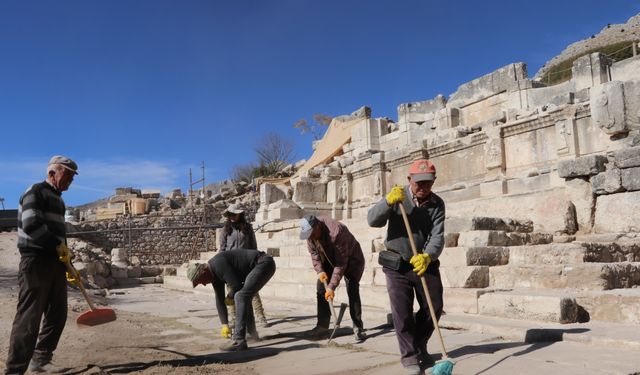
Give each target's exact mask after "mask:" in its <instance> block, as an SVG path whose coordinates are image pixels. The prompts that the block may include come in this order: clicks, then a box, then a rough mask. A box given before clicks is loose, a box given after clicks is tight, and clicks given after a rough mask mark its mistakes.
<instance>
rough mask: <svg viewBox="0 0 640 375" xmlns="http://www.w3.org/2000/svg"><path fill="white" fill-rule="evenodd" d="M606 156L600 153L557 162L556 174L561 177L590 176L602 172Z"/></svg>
mask: <svg viewBox="0 0 640 375" xmlns="http://www.w3.org/2000/svg"><path fill="white" fill-rule="evenodd" d="M607 161H608V160H607V158H606V157H605V156H602V155H588V156H581V157H579V158H576V159H573V160H561V161H560V162H558V175H559V176H560V177H562V178H572V177H580V176H592V175H595V174H598V173H600V172H603V171H604V170H605V164H606V163H607Z"/></svg>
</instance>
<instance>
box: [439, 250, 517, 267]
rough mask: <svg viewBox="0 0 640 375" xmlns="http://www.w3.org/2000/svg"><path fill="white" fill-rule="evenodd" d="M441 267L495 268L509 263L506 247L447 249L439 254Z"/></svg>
mask: <svg viewBox="0 0 640 375" xmlns="http://www.w3.org/2000/svg"><path fill="white" fill-rule="evenodd" d="M438 259H440V264H441V265H442V266H447V267H448V266H497V265H504V264H507V263H509V249H508V248H506V247H497V246H496V247H447V248H445V249H444V250H443V251H442V254H440V257H439V258H438Z"/></svg>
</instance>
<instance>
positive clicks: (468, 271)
mask: <svg viewBox="0 0 640 375" xmlns="http://www.w3.org/2000/svg"><path fill="white" fill-rule="evenodd" d="M440 276H441V277H442V285H443V286H444V287H445V288H485V287H487V286H489V267H487V266H462V267H440Z"/></svg>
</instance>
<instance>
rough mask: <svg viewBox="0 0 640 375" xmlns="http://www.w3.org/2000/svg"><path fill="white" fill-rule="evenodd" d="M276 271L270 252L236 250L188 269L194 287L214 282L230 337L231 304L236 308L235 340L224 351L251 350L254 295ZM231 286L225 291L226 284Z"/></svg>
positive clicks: (222, 320) (224, 333) (224, 332)
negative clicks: (249, 338)
mask: <svg viewBox="0 0 640 375" xmlns="http://www.w3.org/2000/svg"><path fill="white" fill-rule="evenodd" d="M275 271H276V263H275V262H274V261H273V258H272V257H271V256H270V255H267V254H265V253H264V252H262V251H258V250H249V249H236V250H233V251H225V252H221V253H219V254H217V255H216V256H214V257H213V258H211V259H210V260H209V261H208V262H207V263H196V264H192V265H190V266H189V268H188V269H187V277H188V278H189V280H191V283H192V284H193V287H194V288H195V287H196V286H197V285H199V284H202V285H207V284H209V283H211V284H213V290H214V292H215V295H216V308H217V309H218V316H219V318H220V323H221V324H222V329H221V330H220V334H221V335H222V336H223V337H228V336H229V334H230V331H231V329H230V328H229V317H228V311H227V305H235V307H236V323H235V330H234V332H233V335H232V336H231V341H229V342H228V343H226V344H224V345H222V346H220V349H221V350H224V351H237V350H245V349H247V340H246V334H247V319H248V318H249V317H248V315H249V314H250V313H251V298H252V297H253V296H254V295H255V294H256V293H258V291H259V290H260V289H262V287H263V286H265V285H266V284H267V281H269V279H271V277H272V276H273V274H274V273H275ZM225 284H227V285H228V286H229V292H228V293H227V294H225V292H224V286H225Z"/></svg>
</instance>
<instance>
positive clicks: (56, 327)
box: [5, 257, 67, 374]
mask: <svg viewBox="0 0 640 375" xmlns="http://www.w3.org/2000/svg"><path fill="white" fill-rule="evenodd" d="M18 286H19V292H18V306H17V309H16V310H17V311H16V316H15V318H14V320H13V326H12V328H11V337H10V339H9V355H8V358H7V364H6V365H7V366H6V367H7V368H6V370H5V374H23V373H24V372H25V371H26V370H27V367H28V366H29V361H31V359H32V357H33V360H34V361H35V362H37V363H39V364H47V363H48V362H50V361H51V358H52V357H53V352H54V350H56V347H57V346H58V341H60V336H61V335H62V331H63V330H64V325H65V323H66V322H67V280H66V277H65V265H64V264H63V263H62V262H60V261H59V260H58V259H55V258H47V257H23V258H22V259H21V260H20V270H19V273H18ZM43 314H44V319H43V318H42V317H43ZM41 319H42V329H40V320H41Z"/></svg>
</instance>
